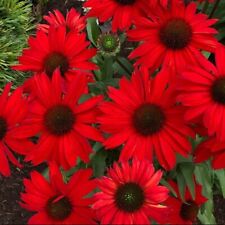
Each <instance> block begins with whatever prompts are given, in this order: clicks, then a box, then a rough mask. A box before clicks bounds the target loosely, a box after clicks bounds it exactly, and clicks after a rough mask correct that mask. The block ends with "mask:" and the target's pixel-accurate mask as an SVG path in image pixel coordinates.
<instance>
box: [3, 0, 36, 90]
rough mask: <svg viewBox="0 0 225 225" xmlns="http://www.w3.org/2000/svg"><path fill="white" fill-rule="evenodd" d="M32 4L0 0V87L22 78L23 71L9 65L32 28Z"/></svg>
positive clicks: (17, 82)
mask: <svg viewBox="0 0 225 225" xmlns="http://www.w3.org/2000/svg"><path fill="white" fill-rule="evenodd" d="M31 13H32V5H31V3H30V2H29V1H28V0H24V1H19V0H0V88H2V87H3V86H4V85H5V83H7V82H9V81H12V82H13V83H14V84H15V85H18V84H20V83H21V82H22V81H23V80H24V78H23V77H24V76H25V74H24V73H21V72H16V71H12V70H11V69H10V66H11V65H14V64H16V63H17V57H18V56H19V55H20V54H21V51H22V49H23V48H24V47H25V45H26V42H27V41H26V40H27V37H28V35H29V34H30V32H31V30H32V28H33V27H34V26H33V25H32V20H33V19H32V15H31Z"/></svg>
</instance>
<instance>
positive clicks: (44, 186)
mask: <svg viewBox="0 0 225 225" xmlns="http://www.w3.org/2000/svg"><path fill="white" fill-rule="evenodd" d="M49 174H50V176H49V178H50V179H49V181H48V180H46V178H44V177H43V176H42V175H41V174H40V173H38V172H36V171H33V172H31V179H27V178H26V179H24V186H25V193H21V200H22V202H21V203H20V205H21V206H22V207H23V208H25V209H27V210H29V211H33V212H36V214H34V215H33V216H32V217H31V218H30V219H29V221H28V224H61V225H62V224H94V220H93V218H94V213H93V211H92V209H91V207H90V205H91V204H92V203H93V198H92V197H91V198H90V197H89V198H88V197H87V195H88V194H89V193H90V192H91V191H93V190H94V189H95V188H96V185H95V182H94V180H90V176H91V175H92V170H91V169H82V170H79V171H77V172H75V173H74V174H73V176H72V177H71V178H70V181H69V182H68V183H67V184H66V183H64V182H63V178H62V175H61V173H60V171H59V169H58V168H57V166H56V165H55V164H50V172H49Z"/></svg>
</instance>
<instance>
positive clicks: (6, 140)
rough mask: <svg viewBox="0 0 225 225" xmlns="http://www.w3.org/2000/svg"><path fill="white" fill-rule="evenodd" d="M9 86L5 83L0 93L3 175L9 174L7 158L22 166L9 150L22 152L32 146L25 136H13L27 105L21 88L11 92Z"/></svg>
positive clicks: (0, 153)
mask: <svg viewBox="0 0 225 225" xmlns="http://www.w3.org/2000/svg"><path fill="white" fill-rule="evenodd" d="M10 88H11V84H7V85H6V86H5V88H4V90H3V92H2V94H1V95H0V173H1V174H2V175H4V176H9V175H10V168H9V163H8V159H9V160H10V161H11V162H12V163H13V164H14V165H16V166H17V167H20V168H21V167H22V165H21V164H20V163H19V162H18V161H17V159H16V158H15V157H14V155H13V153H12V152H11V150H14V151H16V152H23V153H24V152H26V151H28V150H29V149H30V148H32V147H33V144H32V143H31V142H30V141H28V140H27V139H26V138H27V137H26V136H25V137H24V138H17V137H15V136H14V133H16V132H18V129H19V126H20V125H21V123H22V122H23V121H24V119H25V118H26V116H27V112H28V105H27V102H26V100H25V99H24V98H23V96H22V90H21V88H17V89H16V90H15V91H14V92H13V93H11V94H10V93H9V92H10Z"/></svg>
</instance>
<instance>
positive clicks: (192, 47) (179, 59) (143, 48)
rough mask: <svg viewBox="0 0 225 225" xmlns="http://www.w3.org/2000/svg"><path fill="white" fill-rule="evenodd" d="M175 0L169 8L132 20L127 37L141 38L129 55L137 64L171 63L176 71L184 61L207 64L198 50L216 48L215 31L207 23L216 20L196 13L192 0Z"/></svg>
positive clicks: (148, 65) (151, 66)
mask: <svg viewBox="0 0 225 225" xmlns="http://www.w3.org/2000/svg"><path fill="white" fill-rule="evenodd" d="M176 1H177V0H176ZM176 1H175V0H174V1H172V4H171V7H169V8H168V7H161V8H159V10H156V14H157V15H155V16H153V17H152V18H151V19H148V18H139V19H138V20H136V22H135V26H136V28H135V29H133V30H130V31H128V37H129V38H130V40H133V41H143V43H142V44H141V45H140V46H139V47H137V48H136V49H135V50H134V51H133V52H132V53H131V54H130V56H129V57H130V58H131V59H133V58H138V60H137V62H136V64H137V65H139V64H141V65H145V66H146V67H149V68H152V69H156V68H158V67H159V66H161V65H164V66H170V67H171V68H172V69H173V70H174V71H175V72H180V71H182V70H183V69H184V68H186V67H187V65H192V64H194V65H196V64H197V65H200V64H207V65H208V63H207V61H206V59H205V57H204V56H203V55H202V53H201V52H200V51H199V50H200V49H201V50H206V51H210V52H213V51H214V50H215V47H216V44H217V40H216V38H215V37H214V34H216V33H217V31H216V30H215V29H214V28H211V27H210V26H211V25H213V24H214V23H215V22H216V21H217V20H216V19H207V15H205V14H201V13H199V14H196V4H195V3H190V4H188V5H187V6H186V7H185V5H184V4H178V3H176Z"/></svg>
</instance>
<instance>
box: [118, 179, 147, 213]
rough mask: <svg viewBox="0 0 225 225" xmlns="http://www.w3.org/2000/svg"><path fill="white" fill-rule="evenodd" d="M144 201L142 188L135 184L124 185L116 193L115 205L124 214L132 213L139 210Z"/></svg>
mask: <svg viewBox="0 0 225 225" xmlns="http://www.w3.org/2000/svg"><path fill="white" fill-rule="evenodd" d="M144 200H145V196H144V192H143V190H142V188H141V187H140V186H139V185H138V184H136V183H132V182H130V183H126V184H123V185H121V186H119V188H118V189H117V191H116V194H115V203H116V205H117V207H118V208H119V209H121V210H124V211H126V212H134V211H136V210H138V209H140V208H141V206H142V205H143V203H144Z"/></svg>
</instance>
